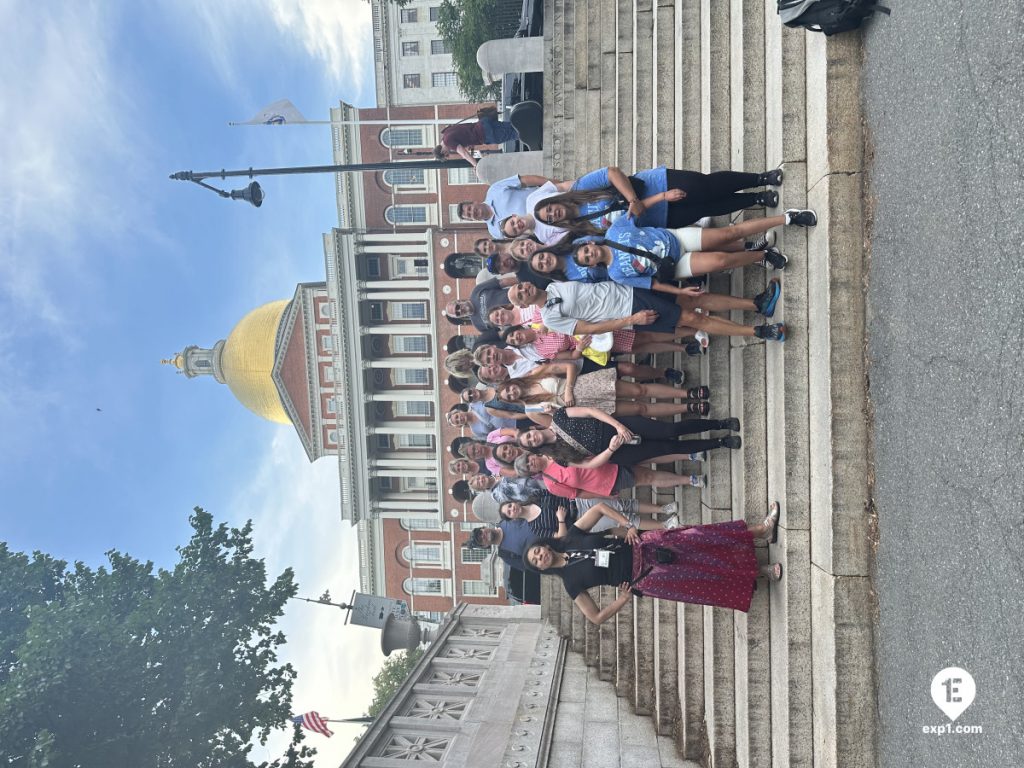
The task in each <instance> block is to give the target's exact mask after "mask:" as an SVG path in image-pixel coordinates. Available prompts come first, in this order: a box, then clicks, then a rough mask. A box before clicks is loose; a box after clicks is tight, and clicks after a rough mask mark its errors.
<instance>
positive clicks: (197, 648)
mask: <svg viewBox="0 0 1024 768" xmlns="http://www.w3.org/2000/svg"><path fill="white" fill-rule="evenodd" d="M189 522H190V523H191V525H192V528H193V533H192V537H191V539H190V540H189V542H188V544H186V545H185V546H183V547H178V549H177V552H178V555H179V559H178V563H177V565H175V567H174V569H173V570H170V571H168V570H163V569H159V570H158V571H156V573H154V571H153V564H152V563H148V562H147V563H142V562H140V561H138V560H135V559H133V558H131V557H129V556H128V555H125V554H122V553H120V552H117V551H113V550H112V551H110V552H108V553H107V560H108V563H109V567H100V568H97V569H95V570H93V569H91V568H89V567H87V566H85V565H84V564H82V563H76V564H75V566H74V567H73V568H68V567H67V564H66V563H63V562H61V561H59V560H54V559H52V558H49V557H48V556H46V555H42V554H40V553H35V554H34V555H33V557H32V558H31V559H30V558H28V557H27V556H25V555H23V554H20V553H12V552H10V551H9V550H8V549H7V547H6V546H5V545H0V606H3V609H2V610H0V622H2V624H0V628H2V631H3V634H2V636H0V762H17V764H20V765H26V766H43V765H48V766H50V767H51V768H60V767H61V766H72V765H74V766H81V767H82V768H93V767H95V768H101V767H102V768H107V766H111V765H138V766H168V767H170V768H174V767H175V766H188V768H196V767H197V766H199V767H200V768H205V767H206V766H214V765H217V766H238V767H239V768H243V767H248V766H252V765H253V763H252V762H251V761H250V760H249V753H250V751H251V749H252V745H251V744H250V741H251V740H252V739H253V738H254V737H255V738H257V739H259V740H260V741H261V742H262V743H265V741H266V739H267V737H268V736H269V734H270V732H271V731H272V730H273V729H275V728H277V727H280V726H281V725H283V724H285V723H287V722H288V718H289V715H290V714H291V685H292V680H293V679H294V677H295V672H294V670H293V669H292V667H291V665H288V664H283V665H278V664H276V661H277V649H278V647H279V646H281V645H282V644H283V643H284V642H285V637H284V635H283V634H282V633H281V632H275V631H274V629H273V625H274V622H275V620H276V619H277V618H278V617H279V616H281V614H282V612H283V607H284V604H285V602H286V601H287V600H288V598H289V597H291V596H292V595H294V594H295V591H296V585H295V584H294V582H293V574H292V571H291V569H287V570H285V572H284V573H282V574H281V575H280V576H278V577H277V578H276V579H275V580H274V581H273V583H271V584H269V585H268V584H267V574H266V568H265V566H264V564H263V561H262V560H257V559H254V558H253V557H252V538H251V533H252V524H251V523H246V524H245V526H243V527H242V528H241V529H236V528H228V527H227V526H226V525H224V524H220V525H217V526H216V527H214V524H213V517H212V516H211V515H210V514H209V513H207V512H205V511H203V510H202V509H200V508H198V507H197V508H196V509H195V510H194V512H193V514H192V515H191V516H190V518H189ZM292 733H293V740H292V745H291V747H290V748H289V752H288V754H287V755H286V756H285V757H284V758H282V759H281V760H279V761H275V763H273V765H275V766H276V765H281V766H283V765H289V766H295V768H299V767H300V766H310V765H311V762H310V761H309V759H308V758H310V757H312V755H313V754H314V751H313V750H311V749H309V748H308V747H306V746H304V745H301V744H300V742H301V741H302V734H301V733H300V732H299V729H298V728H297V727H293V730H292ZM21 761H23V762H21Z"/></svg>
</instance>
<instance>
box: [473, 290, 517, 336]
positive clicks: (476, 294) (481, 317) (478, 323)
mask: <svg viewBox="0 0 1024 768" xmlns="http://www.w3.org/2000/svg"><path fill="white" fill-rule="evenodd" d="M469 300H470V301H471V302H472V303H473V309H474V311H473V314H472V315H470V316H469V319H470V320H471V321H472V322H473V325H474V327H475V328H476V329H477V330H478V331H486V330H487V329H488V328H491V327H492V326H491V325H490V324H489V323H488V322H487V315H489V314H490V313H491V310H492V309H494V308H495V307H504V306H507V305H508V287H505V288H502V286H501V284H500V283H499V282H498V279H497V278H495V279H494V280H488V281H487V282H485V283H480V284H479V285H478V286H476V287H475V288H474V289H473V292H472V293H471V294H469Z"/></svg>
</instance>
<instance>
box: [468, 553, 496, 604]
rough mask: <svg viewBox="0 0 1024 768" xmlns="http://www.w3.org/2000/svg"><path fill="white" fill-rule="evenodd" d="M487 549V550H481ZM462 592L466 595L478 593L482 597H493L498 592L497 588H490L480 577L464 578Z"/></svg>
mask: <svg viewBox="0 0 1024 768" xmlns="http://www.w3.org/2000/svg"><path fill="white" fill-rule="evenodd" d="M481 551H482V552H483V551H486V550H481ZM462 594H464V595H477V596H481V597H493V596H494V595H496V594H498V593H497V592H496V591H495V590H493V589H491V588H489V587H488V586H487V584H485V583H484V582H482V581H480V580H479V579H463V580H462Z"/></svg>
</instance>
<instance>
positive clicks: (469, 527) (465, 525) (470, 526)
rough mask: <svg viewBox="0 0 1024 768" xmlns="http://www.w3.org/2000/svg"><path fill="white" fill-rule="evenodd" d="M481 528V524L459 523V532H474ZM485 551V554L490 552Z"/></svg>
mask: <svg viewBox="0 0 1024 768" xmlns="http://www.w3.org/2000/svg"><path fill="white" fill-rule="evenodd" d="M479 527H480V523H459V530H460V531H472V530H473V529H474V528H479ZM484 551H485V552H489V551H490V550H484Z"/></svg>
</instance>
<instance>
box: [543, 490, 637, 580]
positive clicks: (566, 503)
mask: <svg viewBox="0 0 1024 768" xmlns="http://www.w3.org/2000/svg"><path fill="white" fill-rule="evenodd" d="M537 506H539V507H540V514H539V515H537V517H535V518H534V519H533V520H531V521H530V522H529V523H527V525H529V526H530V530H531V531H533V533H534V535H535V536H537V538H539V539H546V538H549V537H553V536H554V535H555V534H557V533H558V508H559V507H565V524H566V525H567V526H569V528H570V530H571V528H572V524H573V523H575V522H576V505H575V504H573V503H572V501H571V500H569V499H564V498H562V497H561V496H555V495H554V494H551V493H548V492H547V491H545V492H544V494H543V495H542V496H541V497H540V501H539V502H538V504H537ZM620 583H621V582H620Z"/></svg>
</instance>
